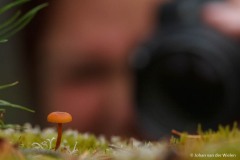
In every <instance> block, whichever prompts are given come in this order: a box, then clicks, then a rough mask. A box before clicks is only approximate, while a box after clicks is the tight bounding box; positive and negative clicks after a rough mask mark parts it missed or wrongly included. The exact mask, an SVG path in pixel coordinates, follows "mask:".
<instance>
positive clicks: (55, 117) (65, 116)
mask: <svg viewBox="0 0 240 160" xmlns="http://www.w3.org/2000/svg"><path fill="white" fill-rule="evenodd" d="M47 120H48V122H51V123H57V124H58V137H57V142H56V146H55V150H57V149H58V148H59V146H60V143H61V139H62V124H63V123H68V122H71V121H72V116H71V115H70V114H69V113H67V112H52V113H50V114H49V115H48V117H47Z"/></svg>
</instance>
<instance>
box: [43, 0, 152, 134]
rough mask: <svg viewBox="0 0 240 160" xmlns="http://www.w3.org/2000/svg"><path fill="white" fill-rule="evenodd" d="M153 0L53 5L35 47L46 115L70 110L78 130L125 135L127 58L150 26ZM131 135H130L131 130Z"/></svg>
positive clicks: (130, 111)
mask: <svg viewBox="0 0 240 160" xmlns="http://www.w3.org/2000/svg"><path fill="white" fill-rule="evenodd" d="M155 3H156V2H155V0H133V1H129V0H119V1H112V0H102V1H98V0H82V1H78V0H74V1H71V3H70V2H68V1H61V0H59V1H57V2H55V3H53V4H52V6H53V7H52V9H50V11H49V13H50V14H49V17H48V23H47V27H46V29H45V34H44V35H43V37H42V39H41V41H40V42H41V43H40V44H39V52H40V54H41V55H42V57H43V60H42V63H41V64H40V70H41V71H42V73H41V75H42V76H41V77H42V82H43V87H42V98H43V105H44V106H45V112H46V114H47V112H50V111H52V110H60V111H68V112H70V113H71V114H73V123H72V124H73V126H74V127H75V128H78V129H80V130H82V131H93V132H95V133H105V134H108V135H109V134H122V135H124V134H125V135H126V134H128V133H127V132H128V130H129V129H130V128H132V126H133V123H134V108H133V104H132V93H131V87H132V82H131V73H130V70H129V68H128V66H127V60H128V57H129V54H130V53H131V52H133V49H134V48H135V47H136V46H137V45H138V43H139V42H140V41H141V40H143V39H144V38H145V37H146V36H147V35H148V34H149V32H150V30H151V28H152V19H153V13H154V7H155V6H156V5H155ZM129 132H131V131H130V130H129Z"/></svg>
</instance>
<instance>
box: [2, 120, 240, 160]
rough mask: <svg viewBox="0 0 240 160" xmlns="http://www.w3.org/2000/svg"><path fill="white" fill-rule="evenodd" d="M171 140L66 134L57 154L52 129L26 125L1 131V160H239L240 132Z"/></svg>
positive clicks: (229, 130)
mask: <svg viewBox="0 0 240 160" xmlns="http://www.w3.org/2000/svg"><path fill="white" fill-rule="evenodd" d="M175 134H177V135H174V137H172V138H171V139H170V140H161V141H155V142H149V141H145V142H144V141H138V140H136V139H132V138H131V139H128V140H123V139H121V138H120V137H112V138H111V139H110V140H106V139H105V138H104V137H103V136H100V137H95V136H94V135H91V134H88V133H85V134H81V133H78V132H77V131H75V130H69V129H67V130H65V131H64V133H63V137H62V143H61V146H60V148H59V149H58V150H57V151H54V149H53V148H54V147H55V143H56V137H57V133H56V130H55V129H53V128H47V129H43V130H40V129H39V127H32V126H31V125H29V124H26V125H24V126H22V127H20V126H19V127H15V128H8V129H2V130H0V137H1V140H0V159H1V160H2V159H3V160H8V159H9V160H14V159H20V160H82V159H83V160H85V159H86V160H87V159H93V160H175V159H180V160H181V159H182V160H190V159H196V160H200V159H204V160H205V159H209V160H210V159H211V160H212V159H226V160H231V159H232V160H239V159H240V131H239V129H238V128H237V125H236V124H235V125H234V127H232V128H230V127H229V126H227V127H221V126H220V127H219V131H218V132H213V131H208V132H204V133H203V132H202V131H201V129H199V131H198V135H188V134H186V133H178V132H177V133H175Z"/></svg>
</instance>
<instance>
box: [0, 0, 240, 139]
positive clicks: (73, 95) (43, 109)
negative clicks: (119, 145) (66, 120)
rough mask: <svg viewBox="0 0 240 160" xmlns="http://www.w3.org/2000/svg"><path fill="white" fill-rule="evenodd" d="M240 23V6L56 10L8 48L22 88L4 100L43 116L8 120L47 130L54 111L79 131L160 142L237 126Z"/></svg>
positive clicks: (105, 1)
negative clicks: (70, 119) (175, 132)
mask: <svg viewBox="0 0 240 160" xmlns="http://www.w3.org/2000/svg"><path fill="white" fill-rule="evenodd" d="M7 2H9V1H7V0H5V1H1V2H0V5H2V4H4V3H7ZM42 2H45V1H38V2H30V3H29V4H28V5H25V6H24V7H23V8H22V9H23V10H25V9H28V8H31V7H32V6H35V5H37V4H40V3H42ZM9 14H11V13H9ZM238 15H240V2H239V1H238V0H226V1H217V0H171V1H163V0H132V1H128V0H121V1H120V0H115V1H112V0H102V1H98V0H72V1H71V2H68V1H65V0H58V1H49V6H48V7H47V8H46V9H44V10H43V11H41V12H40V13H39V14H38V15H37V16H36V17H35V18H34V20H33V21H32V22H31V23H30V25H28V26H27V27H26V28H25V29H24V31H22V32H21V33H18V34H17V35H16V36H14V37H12V38H11V39H10V41H9V42H8V43H6V44H1V45H0V50H1V54H0V64H1V67H0V73H1V80H0V82H1V84H5V83H9V82H13V81H16V80H17V81H19V82H20V84H19V85H18V86H16V87H13V88H10V89H6V90H3V91H1V98H2V99H5V100H9V101H11V102H14V103H18V104H21V105H24V106H28V107H30V108H34V109H35V110H36V111H37V113H34V114H31V113H26V112H24V111H18V110H12V109H9V110H7V114H6V121H7V122H9V123H24V122H26V121H30V122H32V123H33V124H40V125H41V127H45V126H48V124H47V123H46V117H47V114H48V113H49V112H51V111H56V110H58V111H67V112H69V113H71V114H72V115H73V122H72V123H71V124H70V125H69V127H71V128H74V129H78V130H79V131H83V132H86V131H87V132H93V133H95V134H105V135H107V136H110V135H121V136H135V137H138V138H154V139H158V138H161V137H164V136H168V135H170V132H171V130H172V129H177V130H180V131H188V132H195V131H196V128H197V125H198V124H199V123H201V124H202V126H203V128H204V129H208V128H212V129H216V128H217V126H218V124H232V123H233V122H234V121H238V120H239V113H240V109H239V106H240V63H239V61H240V55H239V53H240V48H239V40H238V37H239V35H240V16H238ZM4 16H8V15H4ZM18 115H19V116H18Z"/></svg>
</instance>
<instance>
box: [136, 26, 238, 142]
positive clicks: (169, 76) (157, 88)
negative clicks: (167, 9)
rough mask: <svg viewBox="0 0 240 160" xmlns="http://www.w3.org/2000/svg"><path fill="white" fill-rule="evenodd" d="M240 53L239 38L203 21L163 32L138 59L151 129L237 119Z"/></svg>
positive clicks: (142, 106) (143, 111)
mask: <svg viewBox="0 0 240 160" xmlns="http://www.w3.org/2000/svg"><path fill="white" fill-rule="evenodd" d="M239 53H240V52H239V47H238V45H237V44H236V43H235V42H233V41H232V40H230V39H228V38H226V37H224V36H222V35H220V34H218V33H217V32H215V31H212V30H211V29H208V28H206V27H203V26H200V27H196V28H184V29H179V30H177V31H172V32H164V33H159V34H158V35H157V36H156V38H153V40H152V41H151V42H150V43H149V44H148V45H146V46H145V47H144V49H142V50H140V52H139V53H138V54H137V56H136V58H135V63H134V65H135V68H137V71H136V72H137V78H136V79H137V91H136V92H137V102H138V107H139V108H138V109H139V117H140V120H142V124H143V126H144V127H145V129H146V130H148V131H150V132H151V133H152V134H154V135H157V137H159V136H160V135H163V134H169V133H170V130H171V129H178V130H184V131H196V127H197V124H199V123H201V124H202V126H204V128H206V129H207V128H213V129H214V128H217V126H218V125H219V124H225V123H229V122H231V121H234V120H236V119H235V118H236V115H237V113H239V109H238V106H239V105H240V103H239V98H240V94H239V91H240V86H239V83H240V63H239V62H240V54H239Z"/></svg>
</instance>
